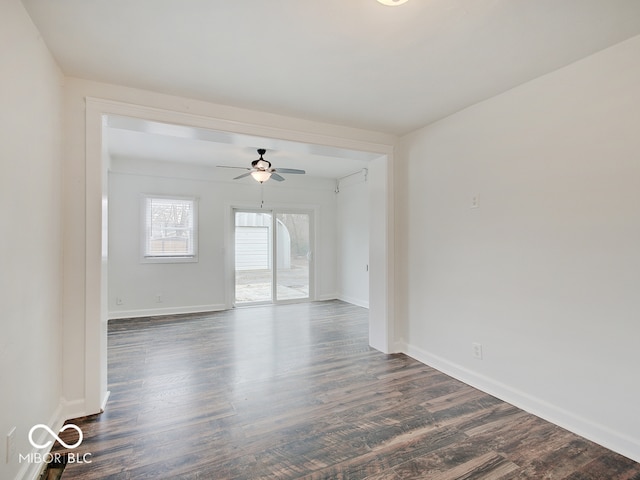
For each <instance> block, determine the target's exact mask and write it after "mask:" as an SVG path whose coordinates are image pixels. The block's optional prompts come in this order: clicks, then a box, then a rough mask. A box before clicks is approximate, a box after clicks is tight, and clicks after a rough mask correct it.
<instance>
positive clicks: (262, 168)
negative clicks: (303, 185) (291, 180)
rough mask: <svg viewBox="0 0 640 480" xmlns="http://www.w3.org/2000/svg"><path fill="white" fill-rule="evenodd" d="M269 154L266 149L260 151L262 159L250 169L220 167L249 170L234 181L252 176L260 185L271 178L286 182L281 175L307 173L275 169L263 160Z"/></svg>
mask: <svg viewBox="0 0 640 480" xmlns="http://www.w3.org/2000/svg"><path fill="white" fill-rule="evenodd" d="M265 153H267V151H266V150H265V149H264V148H259V149H258V155H260V158H258V159H256V160H254V161H253V162H251V168H249V167H229V166H227V165H218V167H221V168H241V169H242V170H249V171H248V172H247V173H243V174H242V175H238V176H237V177H235V178H234V180H238V179H240V178H244V177H248V176H249V175H251V176H252V177H253V178H254V179H255V180H256V181H258V182H260V183H264V182H266V181H267V180H269V179H270V178H273V179H274V180H276V181H277V182H282V181H284V177H283V176H281V175H280V173H296V174H304V173H306V172H305V171H304V170H299V169H297V168H278V169H276V168H273V167H272V166H271V162H270V161H268V160H265V159H264V158H262V156H263V155H264V154H265Z"/></svg>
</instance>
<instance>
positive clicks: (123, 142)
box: [106, 116, 379, 181]
mask: <svg viewBox="0 0 640 480" xmlns="http://www.w3.org/2000/svg"><path fill="white" fill-rule="evenodd" d="M106 128H107V134H106V138H107V148H108V152H109V154H110V156H111V157H112V158H116V159H123V160H129V159H142V160H152V161H163V162H172V163H180V164H189V165H198V166H205V167H218V166H220V165H227V166H231V167H242V168H248V167H250V166H251V162H252V161H253V160H256V159H257V158H258V153H257V149H258V148H264V149H266V150H267V152H266V153H265V155H264V158H265V160H268V161H270V162H271V163H272V166H273V167H275V168H276V169H277V168H297V169H302V170H305V171H306V174H307V175H308V176H311V177H323V178H340V177H343V176H346V175H350V174H352V173H354V172H357V171H360V170H362V169H363V168H366V166H367V162H369V161H371V160H373V159H375V158H377V157H379V155H376V154H370V153H366V152H358V151H353V150H346V149H341V148H334V147H325V146H322V145H309V144H302V143H297V142H290V141H286V140H277V139H268V138H262V137H254V136H250V135H241V134H236V133H227V132H218V131H212V130H205V129H200V128H192V127H185V126H181V125H168V124H164V123H158V122H151V121H146V120H139V119H135V118H127V117H117V116H111V117H109V119H108V121H107V125H106ZM243 173H246V172H243V171H242V170H237V168H233V169H221V170H218V172H217V175H218V176H219V177H221V178H223V179H232V178H233V177H236V176H238V175H241V174H243ZM282 176H284V177H288V176H289V175H287V174H282ZM248 181H251V179H248Z"/></svg>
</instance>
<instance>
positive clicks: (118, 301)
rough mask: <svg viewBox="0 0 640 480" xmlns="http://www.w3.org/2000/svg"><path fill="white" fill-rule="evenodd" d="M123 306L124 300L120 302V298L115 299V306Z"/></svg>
mask: <svg viewBox="0 0 640 480" xmlns="http://www.w3.org/2000/svg"><path fill="white" fill-rule="evenodd" d="M122 304H124V300H122V299H121V298H120V297H116V305H122Z"/></svg>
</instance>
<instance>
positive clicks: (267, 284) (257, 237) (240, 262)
mask: <svg viewBox="0 0 640 480" xmlns="http://www.w3.org/2000/svg"><path fill="white" fill-rule="evenodd" d="M234 222H235V225H234V227H235V240H234V245H235V303H236V304H237V305H243V304H245V305H246V304H255V303H270V302H294V301H298V302H299V301H305V300H309V299H310V292H311V278H312V274H311V273H312V264H313V262H312V260H313V257H312V238H313V237H312V215H311V213H310V212H300V211H290V210H286V211H285V210H267V211H264V210H261V211H255V210H234Z"/></svg>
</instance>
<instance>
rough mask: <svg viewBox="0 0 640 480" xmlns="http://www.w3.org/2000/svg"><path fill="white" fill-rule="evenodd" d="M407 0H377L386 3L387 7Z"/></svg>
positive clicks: (395, 5)
mask: <svg viewBox="0 0 640 480" xmlns="http://www.w3.org/2000/svg"><path fill="white" fill-rule="evenodd" d="M407 1H408V0H378V2H379V3H381V4H382V5H387V6H388V7H397V6H398V5H402V4H403V3H407Z"/></svg>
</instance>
